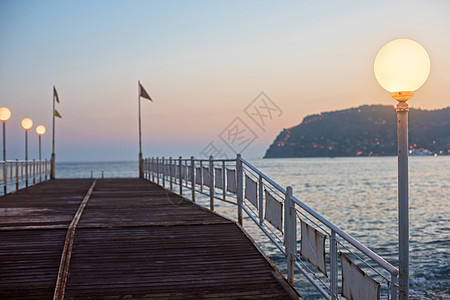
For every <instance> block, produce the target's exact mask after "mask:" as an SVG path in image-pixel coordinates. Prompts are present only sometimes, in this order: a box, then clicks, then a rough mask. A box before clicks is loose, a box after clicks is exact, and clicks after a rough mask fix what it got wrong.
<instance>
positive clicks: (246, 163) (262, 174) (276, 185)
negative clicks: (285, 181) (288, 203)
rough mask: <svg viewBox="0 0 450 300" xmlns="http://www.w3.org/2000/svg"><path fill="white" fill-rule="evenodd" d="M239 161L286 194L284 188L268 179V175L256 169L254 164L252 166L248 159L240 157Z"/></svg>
mask: <svg viewBox="0 0 450 300" xmlns="http://www.w3.org/2000/svg"><path fill="white" fill-rule="evenodd" d="M241 161H242V162H243V163H244V164H245V165H246V166H247V167H249V168H250V169H252V170H253V171H254V172H255V173H257V174H258V175H261V176H262V177H263V178H264V180H266V181H267V182H268V183H270V184H271V185H273V186H274V187H276V188H277V189H278V190H279V191H280V192H282V193H283V194H286V189H284V188H282V187H281V186H280V185H279V184H278V183H276V182H275V181H273V180H272V179H270V178H269V177H268V176H266V174H264V173H263V172H261V171H260V170H258V169H257V168H256V167H255V166H253V165H252V164H251V163H249V162H248V161H246V160H245V159H243V158H242V157H241Z"/></svg>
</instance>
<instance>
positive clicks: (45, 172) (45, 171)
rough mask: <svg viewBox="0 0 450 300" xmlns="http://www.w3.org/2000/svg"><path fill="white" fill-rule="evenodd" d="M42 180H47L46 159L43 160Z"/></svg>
mask: <svg viewBox="0 0 450 300" xmlns="http://www.w3.org/2000/svg"><path fill="white" fill-rule="evenodd" d="M44 180H45V181H47V160H44Z"/></svg>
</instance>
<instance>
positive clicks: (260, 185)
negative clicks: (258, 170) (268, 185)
mask: <svg viewBox="0 0 450 300" xmlns="http://www.w3.org/2000/svg"><path fill="white" fill-rule="evenodd" d="M258 191H259V193H258V204H259V205H258V206H259V207H258V216H259V225H262V224H263V222H264V197H263V192H264V191H263V180H262V176H261V175H259V180H258Z"/></svg>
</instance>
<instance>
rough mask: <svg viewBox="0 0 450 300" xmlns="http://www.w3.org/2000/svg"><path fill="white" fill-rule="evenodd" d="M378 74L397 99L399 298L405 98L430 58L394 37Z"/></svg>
mask: <svg viewBox="0 0 450 300" xmlns="http://www.w3.org/2000/svg"><path fill="white" fill-rule="evenodd" d="M374 71H375V77H376V78H377V80H378V82H379V83H380V85H381V86H382V87H383V88H384V89H386V90H388V91H389V92H391V93H392V98H394V99H395V100H397V101H398V103H397V107H396V111H397V140H398V234H399V237H398V239H399V262H398V263H399V299H408V298H409V216H408V214H409V209H408V110H409V108H408V104H407V103H406V101H407V100H408V99H409V98H411V97H412V96H413V92H414V91H415V90H417V89H418V88H420V87H421V86H422V85H423V84H424V83H425V81H426V80H427V78H428V75H429V74H430V58H429V56H428V53H427V51H426V50H425V49H424V48H423V47H422V46H421V45H420V44H419V43H417V42H415V41H412V40H408V39H398V40H393V41H391V42H389V43H387V44H386V45H384V46H383V48H381V50H380V51H379V52H378V54H377V57H376V58H375V63H374Z"/></svg>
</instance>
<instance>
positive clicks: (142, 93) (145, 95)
mask: <svg viewBox="0 0 450 300" xmlns="http://www.w3.org/2000/svg"><path fill="white" fill-rule="evenodd" d="M139 97H143V98H147V99H148V100H150V101H153V100H152V98H150V95H149V94H148V93H147V91H146V90H145V89H144V87H143V86H142V85H141V84H140V83H139Z"/></svg>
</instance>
